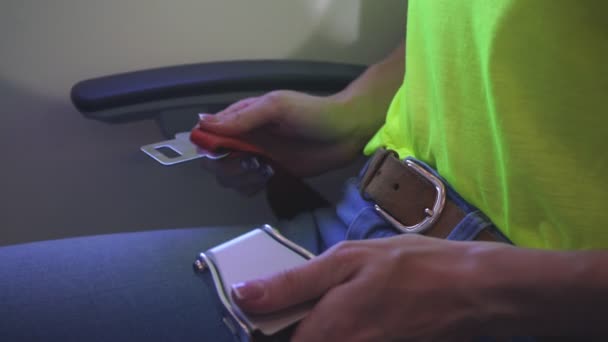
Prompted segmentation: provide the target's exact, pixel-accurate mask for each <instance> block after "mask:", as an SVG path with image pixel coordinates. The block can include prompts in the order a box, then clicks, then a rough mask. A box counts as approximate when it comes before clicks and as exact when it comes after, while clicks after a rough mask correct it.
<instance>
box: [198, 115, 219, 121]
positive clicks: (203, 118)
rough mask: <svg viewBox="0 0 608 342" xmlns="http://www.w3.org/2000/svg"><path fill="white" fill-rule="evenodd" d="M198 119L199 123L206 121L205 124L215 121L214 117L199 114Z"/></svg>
mask: <svg viewBox="0 0 608 342" xmlns="http://www.w3.org/2000/svg"><path fill="white" fill-rule="evenodd" d="M198 119H199V120H200V121H206V122H214V121H217V118H216V117H215V115H212V114H204V113H200V114H199V115H198Z"/></svg>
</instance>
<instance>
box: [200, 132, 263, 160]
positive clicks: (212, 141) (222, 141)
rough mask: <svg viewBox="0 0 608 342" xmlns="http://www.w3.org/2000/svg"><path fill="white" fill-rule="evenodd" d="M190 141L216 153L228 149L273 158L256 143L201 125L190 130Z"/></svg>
mask: <svg viewBox="0 0 608 342" xmlns="http://www.w3.org/2000/svg"><path fill="white" fill-rule="evenodd" d="M190 141H192V142H193V143H194V144H196V145H197V146H199V147H201V148H203V149H205V150H207V151H210V152H214V153H217V152H226V150H228V152H248V153H252V154H255V155H258V156H261V157H264V158H265V159H269V160H270V159H271V158H270V156H269V154H268V153H266V152H265V151H264V150H262V149H261V148H260V147H258V146H256V145H253V144H250V143H248V142H245V141H243V140H239V139H237V138H233V137H228V136H225V135H218V134H215V133H211V132H209V131H203V130H201V129H200V128H199V127H195V128H194V129H192V131H191V132H190Z"/></svg>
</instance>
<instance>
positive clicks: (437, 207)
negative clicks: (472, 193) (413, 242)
mask: <svg viewBox="0 0 608 342" xmlns="http://www.w3.org/2000/svg"><path fill="white" fill-rule="evenodd" d="M404 163H405V165H406V166H407V167H410V168H411V169H412V170H414V171H415V172H416V173H418V174H419V175H421V176H422V177H423V178H425V179H426V180H428V181H429V182H430V183H431V184H433V186H434V187H435V190H436V191H437V195H436V197H435V204H434V205H433V208H432V209H429V208H426V209H424V212H425V214H426V218H424V219H423V220H422V221H420V222H419V223H417V224H415V225H413V226H406V225H404V224H403V223H401V222H399V220H397V219H395V218H394V217H393V216H392V215H391V214H389V213H388V212H386V211H385V210H384V209H382V208H381V207H380V206H379V205H377V204H376V205H374V208H375V209H376V211H377V212H378V213H379V214H380V215H381V216H382V217H384V218H385V219H386V220H387V221H388V222H390V223H391V224H392V225H393V226H394V227H395V228H397V229H399V230H400V231H401V232H402V233H406V234H421V233H424V232H425V231H427V230H428V229H429V228H431V226H432V225H433V224H434V223H435V222H437V220H438V219H439V215H441V212H442V211H443V208H444V206H445V198H446V193H445V185H444V184H443V182H442V181H441V179H439V178H437V176H435V175H434V174H432V173H430V172H428V171H427V170H425V169H424V168H423V167H422V166H420V165H418V164H416V163H414V162H413V161H411V160H406V161H405V162H404Z"/></svg>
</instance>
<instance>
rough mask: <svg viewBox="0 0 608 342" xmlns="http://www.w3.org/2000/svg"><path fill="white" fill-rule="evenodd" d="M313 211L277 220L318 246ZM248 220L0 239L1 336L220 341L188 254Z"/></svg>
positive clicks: (207, 292) (220, 329)
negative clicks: (7, 242)
mask: <svg viewBox="0 0 608 342" xmlns="http://www.w3.org/2000/svg"><path fill="white" fill-rule="evenodd" d="M315 224H316V220H315V218H313V215H311V214H304V215H301V216H300V217H298V218H297V219H296V220H294V221H293V222H288V223H284V224H282V225H280V226H282V227H277V228H279V229H280V230H282V231H283V234H284V235H286V236H287V237H288V238H290V239H292V240H293V241H295V242H297V243H299V244H301V245H303V246H304V247H306V248H308V249H310V250H311V251H313V252H315V253H318V252H319V245H320V243H319V240H318V233H317V228H316V226H315ZM252 228H254V227H253V226H242V227H218V228H211V227H209V228H198V229H175V230H163V231H150V232H140V233H124V234H112V235H101V236H93V237H83V238H73V239H65V240H55V241H44V242H36V243H30V244H23V245H17V246H8V247H3V248H0V262H2V265H1V266H0V341H32V340H45V341H55V340H57V341H134V340H146V341H154V340H156V341H167V340H179V341H190V340H197V341H205V340H213V341H224V340H226V341H229V340H231V339H230V338H231V337H230V335H229V334H228V332H227V329H225V328H224V326H223V325H222V322H221V318H220V316H219V315H217V313H216V310H215V306H214V302H213V301H212V299H211V296H213V295H215V294H214V293H213V291H214V290H213V289H209V288H206V287H205V286H204V285H203V283H202V281H201V279H200V278H198V277H197V276H196V275H195V274H194V272H193V271H192V266H191V265H192V262H193V261H194V259H195V257H196V255H197V254H198V253H199V252H201V251H204V250H206V249H208V248H210V247H212V246H215V245H217V244H219V243H221V242H224V241H226V240H229V239H231V238H233V237H235V236H237V235H239V234H242V233H244V232H246V231H249V230H250V229H252Z"/></svg>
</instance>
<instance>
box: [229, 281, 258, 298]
mask: <svg viewBox="0 0 608 342" xmlns="http://www.w3.org/2000/svg"><path fill="white" fill-rule="evenodd" d="M232 292H234V296H235V297H236V298H237V299H238V300H241V301H251V300H256V299H260V298H262V296H264V285H262V283H261V282H260V281H249V282H244V283H238V284H234V285H232Z"/></svg>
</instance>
